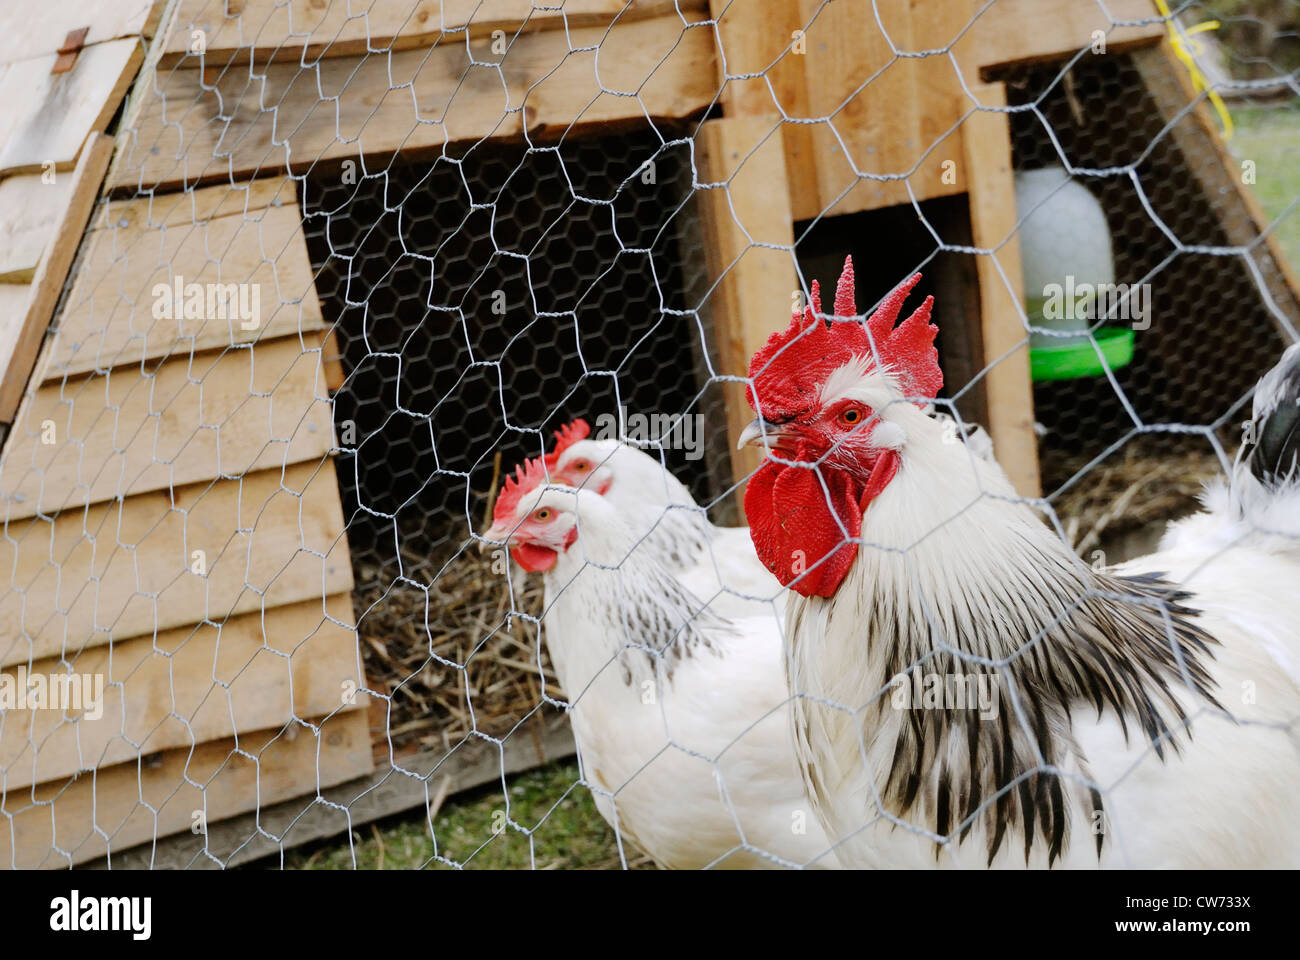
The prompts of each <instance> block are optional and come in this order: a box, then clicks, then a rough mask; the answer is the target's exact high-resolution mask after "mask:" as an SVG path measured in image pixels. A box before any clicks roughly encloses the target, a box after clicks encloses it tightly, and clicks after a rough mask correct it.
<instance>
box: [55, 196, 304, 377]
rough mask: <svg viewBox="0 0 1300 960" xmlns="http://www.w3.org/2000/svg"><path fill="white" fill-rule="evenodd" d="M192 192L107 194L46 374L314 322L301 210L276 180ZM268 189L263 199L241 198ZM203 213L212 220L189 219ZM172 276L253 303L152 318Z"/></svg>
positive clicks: (187, 287) (187, 285) (243, 339)
mask: <svg viewBox="0 0 1300 960" xmlns="http://www.w3.org/2000/svg"><path fill="white" fill-rule="evenodd" d="M198 193H202V194H204V195H203V196H202V197H201V198H198V199H185V200H180V201H171V200H157V199H155V200H151V199H149V198H141V199H138V200H132V201H128V202H126V203H124V204H121V205H119V204H112V205H110V207H109V210H108V211H107V213H106V214H105V215H104V216H103V217H100V218H98V220H97V228H96V229H95V230H94V231H93V232H92V233H91V235H90V239H89V246H88V249H87V253H86V257H85V259H84V261H83V263H82V265H81V267H80V269H79V270H78V271H77V275H76V278H75V279H74V281H73V285H72V289H71V291H70V292H69V294H68V297H67V300H66V301H65V304H64V309H63V312H62V313H61V314H60V316H59V322H58V332H57V334H56V335H55V338H54V348H53V350H52V351H51V358H50V362H49V363H48V365H47V366H46V367H45V369H44V370H43V371H42V374H41V375H42V378H43V379H45V380H51V379H54V378H62V377H66V376H75V375H77V374H81V373H88V372H90V371H92V370H105V369H108V368H110V367H114V366H122V365H126V364H131V365H134V366H139V365H140V364H141V363H142V362H144V361H146V360H151V359H155V358H158V357H164V356H168V355H176V354H180V355H188V354H189V353H190V352H191V351H197V350H208V349H213V348H218V347H229V346H231V345H233V344H238V343H247V342H249V341H252V340H257V339H261V338H270V337H278V336H285V335H287V334H301V333H303V332H306V331H313V330H319V329H321V328H322V326H323V325H324V321H323V319H322V317H321V310H320V301H319V300H318V299H317V297H316V284H315V273H314V271H313V270H312V266H311V260H310V258H309V257H308V254H307V241H306V238H305V237H304V235H303V231H302V216H301V213H300V212H299V209H298V205H297V203H296V202H294V201H292V199H291V198H290V197H288V196H287V194H288V190H287V189H286V188H285V186H284V181H282V180H279V179H276V180H272V181H268V182H267V183H266V185H265V186H260V185H259V186H258V187H256V188H255V189H247V190H240V189H236V190H232V189H231V188H230V187H229V186H225V187H213V188H210V189H209V190H207V191H199V192H198ZM198 193H196V194H194V197H198ZM264 198H265V199H268V200H269V204H270V205H268V206H263V207H260V208H256V209H246V208H245V206H244V204H246V203H247V204H252V203H254V202H257V201H261V200H262V199H264ZM209 212H210V213H211V214H212V216H211V217H210V218H209V219H197V220H196V219H194V218H195V216H200V217H201V216H202V215H203V214H205V213H209ZM178 277H179V278H181V279H182V280H183V284H184V286H183V290H182V293H183V294H184V298H183V299H185V300H188V299H190V293H191V292H195V291H197V292H199V293H201V294H203V295H204V297H203V299H204V300H205V302H206V294H207V292H208V290H209V285H212V284H222V285H228V284H236V285H238V292H239V294H240V296H241V297H244V298H245V299H244V300H243V301H241V302H242V303H243V304H244V305H246V306H249V307H252V306H253V305H254V296H255V297H256V305H257V307H258V316H257V317H256V320H255V322H254V321H249V322H248V323H247V324H246V323H245V322H243V321H242V320H238V319H229V318H227V317H223V316H222V315H221V314H222V313H223V311H221V310H214V309H212V308H210V307H208V306H206V305H205V306H203V308H202V310H201V311H199V312H201V313H202V314H203V315H202V316H197V315H191V316H173V317H168V316H161V317H156V316H155V311H156V310H157V309H158V302H159V296H158V293H159V291H162V290H163V288H170V289H172V290H174V289H175V284H176V281H177V278H178ZM192 284H197V285H198V288H193V289H192V288H191V285H192ZM172 300H173V301H175V297H174V296H173V297H172ZM171 312H172V313H173V314H175V313H176V312H177V311H176V310H175V309H173V310H172V311H171ZM224 312H225V313H229V312H230V311H228V310H227V311H224Z"/></svg>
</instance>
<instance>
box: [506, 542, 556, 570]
mask: <svg viewBox="0 0 1300 960" xmlns="http://www.w3.org/2000/svg"><path fill="white" fill-rule="evenodd" d="M510 556H512V557H514V558H515V563H517V564H519V566H521V567H523V568H524V569H525V570H527V571H528V572H529V573H541V572H543V571H546V570H549V569H551V567H553V566H555V561H556V560H558V559H559V558H560V555H559V554H558V553H556V552H555V551H554V550H552V549H551V548H550V547H539V546H538V545H537V544H535V543H516V544H515V545H514V547H512V548H511V550H510Z"/></svg>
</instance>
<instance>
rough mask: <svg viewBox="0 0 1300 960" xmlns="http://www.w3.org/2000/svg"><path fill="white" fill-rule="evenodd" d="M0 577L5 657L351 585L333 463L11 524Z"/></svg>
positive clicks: (70, 652)
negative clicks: (203, 571)
mask: <svg viewBox="0 0 1300 960" xmlns="http://www.w3.org/2000/svg"><path fill="white" fill-rule="evenodd" d="M195 551H202V552H203V553H202V556H201V557H197V558H196V557H195V555H194V552H195ZM200 563H202V564H203V565H205V566H206V570H207V573H206V575H204V574H201V573H198V572H195V571H196V569H202V568H201V567H197V566H196V565H198V564H200ZM0 584H3V587H0V590H3V593H0V666H8V665H12V664H17V663H26V662H29V661H31V660H39V659H43V658H45V657H55V656H61V657H64V658H71V657H72V656H74V655H76V654H77V653H78V652H80V651H81V650H83V649H85V648H89V647H94V646H98V645H100V644H104V643H108V642H109V640H110V638H111V639H112V640H113V642H120V641H122V640H125V639H127V638H129V637H136V636H143V635H146V634H150V635H151V634H152V633H153V632H154V631H155V630H169V629H171V628H172V627H181V626H185V625H187V624H191V623H196V622H198V621H199V620H203V619H207V620H213V621H221V620H224V619H226V618H227V617H229V616H231V615H232V614H239V613H248V612H250V611H254V610H261V609H263V608H265V607H272V606H282V605H284V604H288V603H295V602H297V601H299V600H309V599H312V598H318V597H322V596H328V595H329V594H332V593H341V592H346V591H348V590H351V589H352V564H351V560H350V558H349V556H348V545H347V537H346V536H345V535H344V533H343V508H342V505H341V503H340V501H339V490H338V482H337V480H336V478H335V475H334V464H333V461H331V460H328V459H327V460H324V461H323V462H315V463H300V464H295V465H293V466H291V467H288V468H286V469H285V470H284V471H283V474H282V473H281V471H279V470H264V471H261V472H259V473H254V474H250V475H248V476H246V477H244V478H242V479H238V480H219V481H213V482H212V483H197V484H193V485H191V486H188V487H181V488H179V489H177V490H175V491H174V492H171V493H169V492H166V491H164V492H161V493H146V494H141V495H139V496H135V497H129V498H127V499H125V500H120V501H117V502H114V503H106V504H97V505H95V506H91V507H88V508H86V509H84V510H70V511H65V512H63V513H61V514H59V515H58V516H57V517H55V518H53V519H48V518H36V519H31V520H20V521H17V522H12V523H6V524H5V536H4V539H3V540H2V541H0Z"/></svg>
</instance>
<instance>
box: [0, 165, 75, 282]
mask: <svg viewBox="0 0 1300 960" xmlns="http://www.w3.org/2000/svg"><path fill="white" fill-rule="evenodd" d="M73 183H74V181H73V177H72V175H71V174H69V173H67V172H66V171H65V172H64V173H62V174H60V173H59V172H58V171H50V173H49V174H47V175H41V174H29V175H26V176H17V177H6V178H5V179H4V180H0V283H31V281H32V278H33V277H34V276H35V275H36V267H37V265H38V264H39V263H40V262H41V256H42V254H44V253H45V250H46V248H47V247H48V246H49V242H50V238H51V237H52V236H53V235H54V230H55V228H56V227H57V226H58V225H59V220H60V219H61V218H62V216H63V211H64V209H66V207H67V205H68V199H69V197H71V195H72V187H73Z"/></svg>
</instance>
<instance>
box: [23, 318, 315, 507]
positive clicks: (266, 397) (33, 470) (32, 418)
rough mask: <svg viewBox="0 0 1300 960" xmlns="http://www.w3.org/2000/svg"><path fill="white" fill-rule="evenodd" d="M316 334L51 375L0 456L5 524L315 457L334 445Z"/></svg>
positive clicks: (35, 396)
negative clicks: (149, 363) (147, 365)
mask: <svg viewBox="0 0 1300 960" xmlns="http://www.w3.org/2000/svg"><path fill="white" fill-rule="evenodd" d="M321 340H322V334H320V333H316V334H309V335H308V337H307V339H306V340H305V341H304V340H301V339H299V338H298V337H288V338H281V339H278V340H265V341H262V342H260V343H258V344H256V345H251V344H250V345H244V346H240V347H236V348H231V349H227V350H217V351H208V352H205V353H200V354H196V355H194V356H192V357H189V356H186V357H174V358H172V359H170V360H168V361H166V362H164V363H162V364H160V365H158V366H157V367H154V368H152V369H150V370H148V371H147V372H146V371H143V370H142V369H141V368H140V367H138V366H137V367H119V368H117V369H115V370H109V371H106V372H105V373H102V374H90V375H88V376H81V377H76V378H70V379H68V380H67V381H60V380H53V381H50V382H49V383H47V384H45V385H44V386H43V387H41V388H40V389H39V390H37V391H36V393H35V395H34V396H32V397H31V398H30V399H29V400H28V401H27V402H26V403H24V405H23V407H22V408H21V410H20V411H19V415H18V417H17V419H16V420H15V422H14V426H13V429H12V430H11V431H10V434H9V439H8V441H7V443H6V446H5V456H4V459H3V461H0V504H5V505H6V506H7V509H8V517H9V520H10V522H13V521H14V520H17V519H19V518H22V517H28V516H32V515H34V514H36V513H37V512H40V513H44V514H53V513H55V512H57V511H59V510H67V509H68V508H70V507H74V506H80V505H82V504H85V503H98V502H101V501H104V500H111V499H113V498H114V497H123V496H130V495H132V494H137V493H144V492H147V491H150V490H161V489H164V488H167V487H170V486H181V485H184V484H189V483H195V482H197V481H200V480H208V479H211V478H212V477H237V476H241V475H243V474H245V473H249V472H252V471H255V470H262V469H266V468H269V467H275V466H282V465H284V464H289V463H297V462H300V461H303V460H317V461H319V460H320V458H321V457H323V456H324V455H325V454H326V453H327V452H328V451H329V450H330V449H331V448H332V447H333V445H334V437H333V429H332V424H333V419H332V418H333V413H332V410H331V408H330V404H329V389H328V385H327V383H326V380H325V373H324V370H323V368H322V365H321V349H322V348H321Z"/></svg>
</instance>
